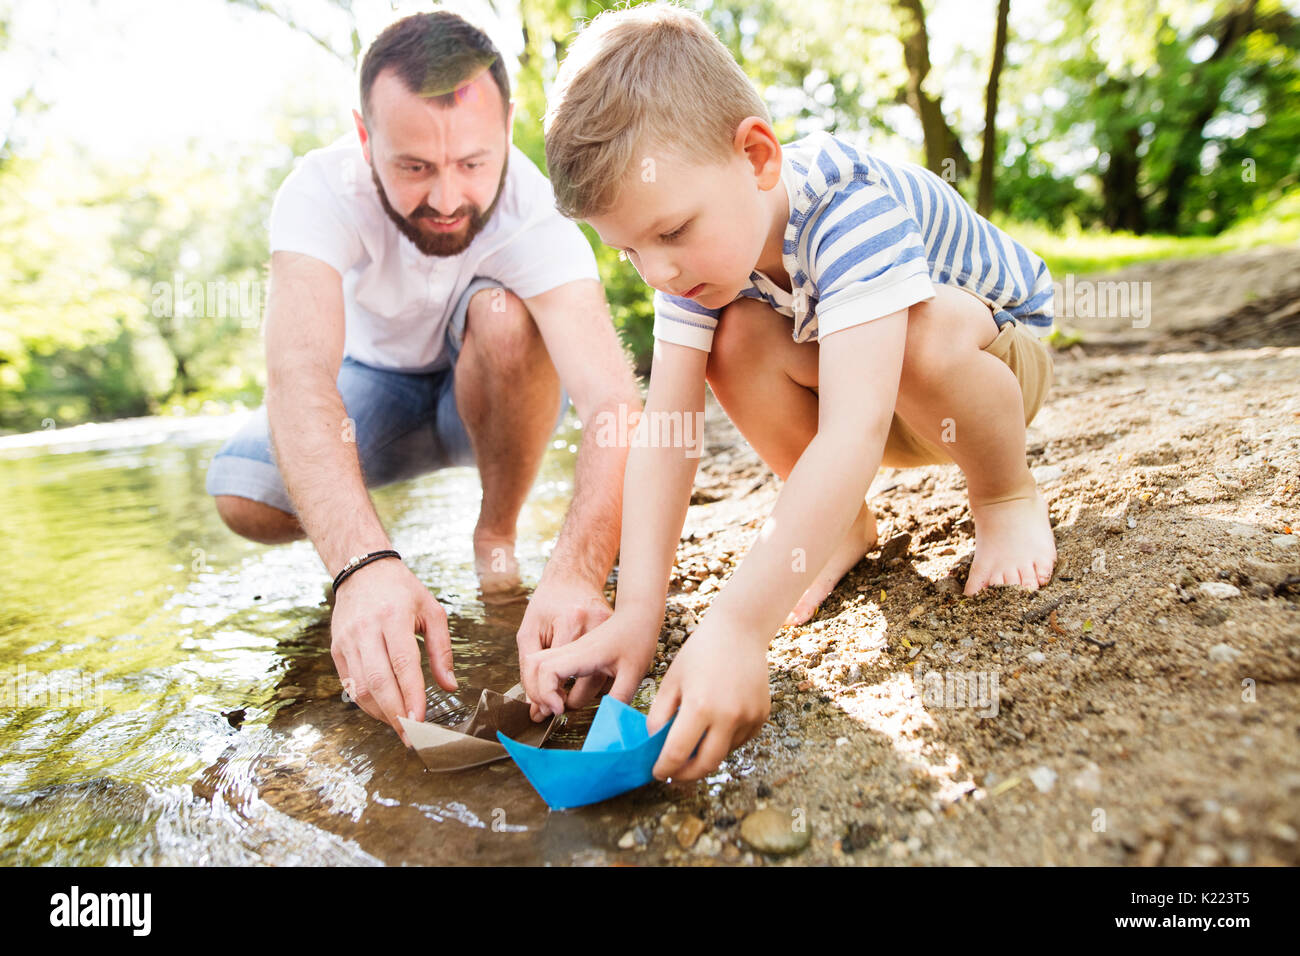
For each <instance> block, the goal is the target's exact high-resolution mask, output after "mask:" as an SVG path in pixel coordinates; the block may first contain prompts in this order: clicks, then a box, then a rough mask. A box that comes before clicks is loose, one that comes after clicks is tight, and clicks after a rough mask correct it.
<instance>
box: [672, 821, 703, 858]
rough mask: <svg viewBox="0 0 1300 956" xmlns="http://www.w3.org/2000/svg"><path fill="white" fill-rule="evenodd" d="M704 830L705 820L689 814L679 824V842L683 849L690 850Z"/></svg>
mask: <svg viewBox="0 0 1300 956" xmlns="http://www.w3.org/2000/svg"><path fill="white" fill-rule="evenodd" d="M703 832H704V821H703V820H701V819H700V818H699V817H697V816H689V817H687V818H686V819H685V820H683V821H682V822H681V823H680V824H678V826H677V844H678V846H680V847H681V848H682V849H683V850H689V849H690V848H691V847H693V846H694V845H695V841H696V840H698V839H699V838H700V834H701V833H703Z"/></svg>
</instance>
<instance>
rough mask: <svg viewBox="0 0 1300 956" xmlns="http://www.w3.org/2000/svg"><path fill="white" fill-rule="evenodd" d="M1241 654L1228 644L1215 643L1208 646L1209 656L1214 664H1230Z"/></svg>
mask: <svg viewBox="0 0 1300 956" xmlns="http://www.w3.org/2000/svg"><path fill="white" fill-rule="evenodd" d="M1240 656H1241V651H1239V650H1237V649H1236V648H1235V647H1233V646H1231V645H1230V644H1215V645H1214V646H1213V647H1211V648H1210V652H1209V658H1210V660H1212V661H1214V662H1215V663H1216V664H1231V663H1232V662H1233V661H1234V660H1236V659H1237V658H1238V657H1240Z"/></svg>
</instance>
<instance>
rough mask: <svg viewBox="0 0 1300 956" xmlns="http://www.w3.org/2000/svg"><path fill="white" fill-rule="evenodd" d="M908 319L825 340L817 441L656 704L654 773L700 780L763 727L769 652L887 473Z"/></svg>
mask: <svg viewBox="0 0 1300 956" xmlns="http://www.w3.org/2000/svg"><path fill="white" fill-rule="evenodd" d="M907 315H908V311H907V310H906V309H904V310H902V311H899V312H894V313H892V314H891V315H887V316H885V317H883V318H880V319H875V320H872V321H870V322H865V323H862V324H860V325H854V326H850V327H848V328H846V329H842V330H840V331H837V332H834V333H831V334H829V335H827V336H826V338H825V339H824V340H823V341H822V346H821V348H820V349H819V360H818V361H819V364H818V380H819V383H820V385H819V389H818V393H819V402H818V406H819V408H818V428H817V435H816V436H815V437H814V438H813V440H812V441H811V442H809V443H808V447H807V448H805V449H804V452H803V454H802V455H801V456H800V457H799V461H798V462H797V463H796V464H795V466H794V468H793V470H792V471H791V472H790V477H789V479H788V480H787V481H786V483H785V486H784V487H783V488H782V489H781V494H780V496H779V497H778V498H777V502H776V506H775V508H774V509H773V511H772V515H771V517H770V518H769V519H768V520H767V522H766V523H765V524H764V525H763V528H762V530H761V531H760V533H759V536H758V539H757V541H756V542H755V543H754V545H753V547H752V548H750V550H749V553H748V554H747V555H746V556H745V558H744V560H743V561H742V562H741V564H740V566H739V567H738V568H737V569H736V571H735V573H734V574H733V575H732V577H731V580H730V581H728V583H727V586H726V587H725V588H724V589H723V591H722V593H721V594H719V595H718V597H717V599H716V600H715V601H714V602H713V605H712V606H711V607H710V609H709V613H708V615H707V616H706V617H705V619H704V621H703V623H702V624H701V625H700V627H699V628H698V629H697V630H696V631H695V633H694V634H692V635H691V639H690V640H689V641H688V642H687V643H686V645H685V646H684V647H683V648H682V651H681V652H680V653H679V654H678V656H677V659H676V660H675V661H674V662H673V666H672V667H671V668H670V669H669V672H668V674H667V675H665V677H664V681H663V684H662V685H661V687H660V690H659V693H658V695H657V696H656V697H655V701H654V705H653V706H652V707H651V710H650V716H649V724H648V729H649V730H650V731H651V733H653V732H654V731H655V730H657V729H658V728H659V727H661V726H663V725H664V724H665V723H666V722H667V721H668V718H669V717H671V716H672V715H673V713H674V712H676V713H677V714H678V718H677V721H676V723H674V725H673V729H672V730H671V731H670V732H669V735H668V738H667V740H666V742H665V744H664V749H663V752H662V753H661V755H660V758H659V761H658V762H657V763H656V764H655V768H654V772H655V776H656V777H659V778H660V779H666V778H668V777H673V778H675V779H694V778H697V777H701V776H703V775H704V774H706V773H708V772H710V771H712V770H713V769H714V768H716V767H717V766H718V765H719V764H720V763H721V762H722V758H723V757H725V756H726V754H727V752H728V751H729V750H730V749H732V747H735V746H738V745H739V744H740V743H743V742H744V740H745V739H747V738H748V737H749V736H752V735H753V733H755V732H756V731H757V729H758V727H760V726H761V725H762V723H763V721H764V720H766V718H767V713H768V708H769V706H770V702H769V699H768V690H767V658H766V652H767V647H768V644H769V643H770V642H771V640H772V636H773V635H774V634H775V633H776V632H777V630H778V629H779V628H780V626H781V623H782V622H783V621H784V620H785V617H786V615H787V614H788V613H789V611H790V608H791V607H793V606H794V604H795V602H796V601H797V600H798V599H799V595H801V594H802V593H803V592H804V590H805V589H806V588H807V587H808V586H809V585H810V584H811V583H812V579H813V577H814V576H815V575H816V574H817V572H818V571H819V570H821V568H822V566H823V565H824V564H825V563H826V561H827V560H828V559H829V558H830V555H831V552H832V551H833V550H834V548H835V547H836V546H837V545H838V544H839V542H840V540H841V539H842V538H843V537H844V535H845V534H846V533H847V531H848V529H849V526H850V525H851V524H852V522H853V518H854V517H855V516H856V515H857V513H858V511H859V509H861V507H862V501H863V499H864V498H865V497H866V493H867V489H868V488H869V487H870V485H871V480H872V478H874V477H875V474H876V471H877V470H878V469H879V467H880V461H881V458H882V456H883V454H884V448H885V440H886V438H887V437H888V435H889V426H890V422H891V420H892V417H893V411H894V405H895V403H896V402H897V399H898V385H899V379H900V377H901V374H902V366H903V345H904V342H905V340H906V337H907ZM697 746H698V753H697V755H696V756H695V757H694V759H692V753H693V752H695V751H696V748H697Z"/></svg>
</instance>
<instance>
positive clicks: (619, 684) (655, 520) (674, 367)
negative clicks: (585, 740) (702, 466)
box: [520, 339, 709, 716]
mask: <svg viewBox="0 0 1300 956" xmlns="http://www.w3.org/2000/svg"><path fill="white" fill-rule="evenodd" d="M708 357H709V354H708V352H705V351H702V350H700V349H695V348H690V347H689V346H685V345H677V344H674V343H671V342H665V341H662V340H659V339H656V340H655V347H654V364H653V366H652V369H651V374H650V388H649V392H648V394H647V395H646V403H645V411H644V413H643V414H642V418H641V421H640V423H639V424H638V426H637V430H636V432H635V436H634V437H633V440H632V446H633V447H632V448H631V450H630V451H629V453H628V460H627V473H626V476H625V478H624V483H623V522H622V524H623V527H622V537H621V544H620V548H619V574H618V593H617V596H616V599H615V611H614V616H613V617H612V618H610V619H609V620H608V621H606V622H605V623H604V624H602V625H600V626H599V627H597V628H595V629H593V630H591V631H589V632H588V633H587V634H586V635H585V636H583V637H581V638H579V639H577V640H576V641H573V642H572V643H569V644H565V645H564V646H562V647H557V648H552V649H548V650H543V651H540V652H538V653H535V654H531V655H529V656H528V657H527V658H525V659H524V660H523V661H521V662H520V674H521V677H522V679H523V685H524V690H525V691H526V692H527V694H528V697H529V698H530V699H531V700H533V701H535V702H536V703H537V708H536V713H535V715H534V716H541V715H544V714H547V713H556V714H558V713H563V712H564V708H565V699H564V697H563V695H562V694H561V691H560V687H561V685H562V684H563V682H564V680H566V679H567V678H568V677H571V676H577V677H589V676H594V675H602V676H603V677H613V678H614V679H615V684H614V688H613V691H612V692H613V694H614V696H615V697H618V698H619V699H621V700H623V701H624V702H627V701H630V700H631V698H632V694H633V693H634V692H635V690H636V687H637V685H638V684H639V683H640V681H641V678H642V677H644V676H645V669H646V666H648V664H649V660H650V658H651V657H653V655H654V646H655V643H656V642H657V641H658V638H659V628H660V625H661V623H662V621H663V612H664V604H665V602H666V600H667V595H668V580H669V577H670V575H671V572H672V567H673V560H674V558H675V557H676V553H677V543H678V541H680V539H681V532H682V525H683V524H684V523H685V521H686V510H687V508H688V506H689V505H690V497H691V495H690V493H691V486H692V484H693V483H694V481H695V471H696V468H697V466H698V464H699V456H700V451H701V448H702V446H703V440H704V438H703V434H702V429H700V428H696V427H694V426H695V424H696V423H697V422H702V420H703V417H704V384H705V379H704V370H705V365H706V364H707V362H708ZM673 413H677V414H679V415H680V416H681V421H682V428H681V429H680V430H677V429H668V428H665V429H663V430H662V431H660V430H659V429H658V427H657V426H658V424H659V423H660V422H662V421H669V420H670V419H669V418H668V416H670V415H672V414H673ZM688 423H689V424H688ZM657 434H662V435H669V434H672V435H677V436H687V435H689V436H691V437H693V438H694V439H695V440H696V441H697V442H698V443H699V444H698V445H695V446H692V447H680V445H679V444H675V445H674V446H672V447H662V446H661V447H654V446H655V441H654V440H653V437H654V436H655V435H657ZM636 436H639V437H636ZM595 683H596V682H595V681H590V682H587V684H586V685H585V686H583V687H582V688H581V689H579V688H578V687H575V689H574V694H573V696H572V699H571V706H581V705H582V704H583V703H585V698H587V697H588V696H595V695H594V694H593V693H592V692H591V691H592V689H593V685H594V684H595ZM600 683H603V680H602V681H600Z"/></svg>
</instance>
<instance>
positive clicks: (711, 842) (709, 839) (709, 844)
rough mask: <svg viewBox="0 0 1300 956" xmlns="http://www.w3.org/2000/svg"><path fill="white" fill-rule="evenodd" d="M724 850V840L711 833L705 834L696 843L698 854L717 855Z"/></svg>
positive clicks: (696, 852)
mask: <svg viewBox="0 0 1300 956" xmlns="http://www.w3.org/2000/svg"><path fill="white" fill-rule="evenodd" d="M721 850H722V842H721V841H720V840H719V839H718V838H717V837H715V836H712V835H711V834H708V833H706V834H704V836H702V837H700V839H699V842H698V843H696V844H695V854H696V856H717V855H718V853H719V851H721Z"/></svg>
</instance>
